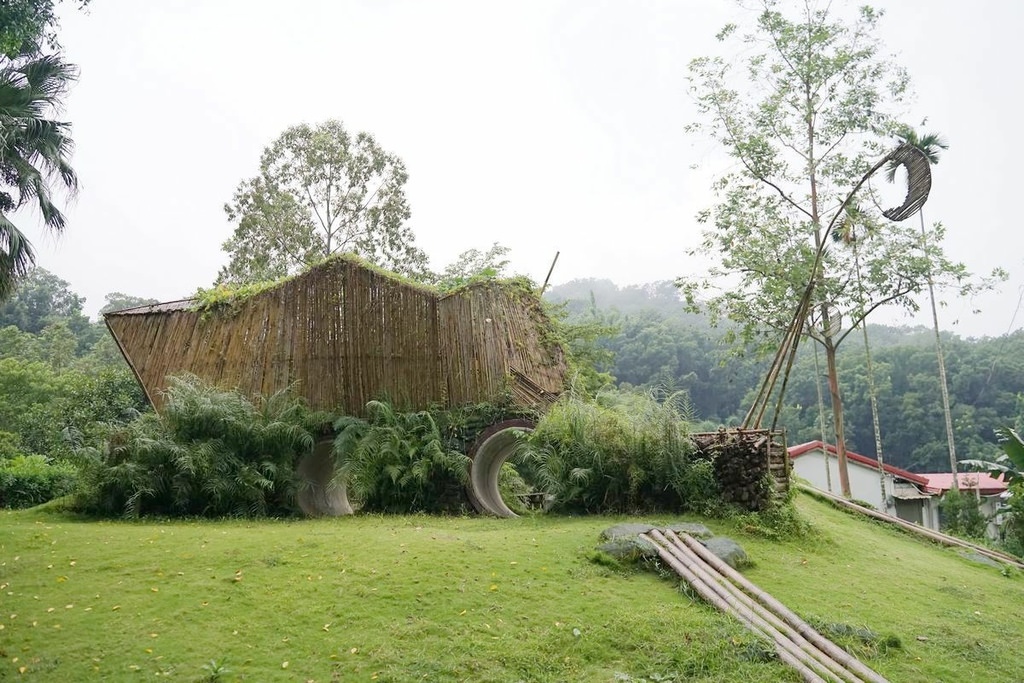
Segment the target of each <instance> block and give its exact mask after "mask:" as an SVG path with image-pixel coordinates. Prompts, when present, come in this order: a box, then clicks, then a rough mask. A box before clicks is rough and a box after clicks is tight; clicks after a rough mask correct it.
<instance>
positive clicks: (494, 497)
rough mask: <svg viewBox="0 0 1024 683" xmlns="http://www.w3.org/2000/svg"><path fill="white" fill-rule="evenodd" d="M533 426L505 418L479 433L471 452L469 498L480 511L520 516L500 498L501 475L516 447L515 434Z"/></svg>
mask: <svg viewBox="0 0 1024 683" xmlns="http://www.w3.org/2000/svg"><path fill="white" fill-rule="evenodd" d="M533 426H534V425H533V422H531V421H530V420H522V419H520V420H505V421H504V422H498V423H497V424H494V425H491V426H490V427H488V428H487V429H485V430H484V431H483V432H481V433H480V436H479V437H478V438H477V440H476V443H475V444H474V445H473V448H472V449H471V452H470V457H471V458H472V463H471V464H470V466H469V486H468V493H469V500H470V502H472V504H473V507H474V508H476V511H477V512H481V513H484V514H491V515H495V516H496V517H516V516H517V515H516V513H514V512H512V510H510V509H509V507H508V505H506V504H505V501H504V500H502V499H501V492H500V491H499V490H498V474H499V472H501V466H502V465H503V464H505V461H506V460H508V458H509V456H510V455H512V453H513V452H514V450H515V445H516V441H517V438H516V435H517V434H518V433H519V432H522V431H532V430H533Z"/></svg>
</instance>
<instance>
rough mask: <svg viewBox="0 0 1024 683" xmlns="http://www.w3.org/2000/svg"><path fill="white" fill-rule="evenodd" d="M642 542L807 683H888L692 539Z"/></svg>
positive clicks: (661, 537)
mask: <svg viewBox="0 0 1024 683" xmlns="http://www.w3.org/2000/svg"><path fill="white" fill-rule="evenodd" d="M641 537H642V538H644V539H646V540H647V541H648V542H650V543H651V544H652V545H653V546H654V547H655V549H656V550H657V552H658V556H659V557H660V558H661V559H662V560H663V561H664V562H665V563H666V564H667V565H668V566H669V567H671V568H672V569H673V571H675V572H676V573H677V574H678V575H679V576H680V577H682V578H683V579H684V580H685V581H686V582H687V583H689V584H690V585H691V586H692V587H693V589H694V590H695V591H696V592H697V594H698V595H700V596H701V597H702V598H703V599H705V600H706V601H708V602H709V603H711V604H712V605H714V606H715V607H717V608H718V609H719V610H721V611H723V612H725V613H727V614H730V615H732V616H733V617H735V618H737V619H738V620H739V621H740V622H741V623H742V624H743V625H744V626H746V627H747V628H748V629H749V630H751V631H752V632H754V633H756V634H757V635H759V636H761V637H762V638H765V639H767V640H769V641H770V642H772V644H773V645H774V646H775V650H776V652H777V653H778V655H779V659H780V660H782V661H783V662H785V663H786V664H788V665H789V666H791V667H793V668H794V669H796V671H798V672H799V673H800V675H801V677H802V678H803V679H804V681H807V682H808V683H819V682H825V681H828V682H829V683H831V682H834V681H838V682H839V683H886V679H885V678H883V677H882V676H881V675H879V674H878V673H877V672H875V671H873V670H872V669H870V668H868V667H867V666H865V665H864V664H863V663H862V662H861V661H860V660H858V659H857V658H856V657H854V656H853V655H851V654H850V653H848V652H846V651H845V650H843V649H842V648H840V647H839V646H838V645H836V644H835V643H833V642H832V641H830V640H828V639H827V638H825V637H824V636H823V635H821V634H820V633H818V632H817V631H815V630H814V629H813V628H811V626H810V625H809V624H807V623H806V622H805V621H803V620H802V619H800V617H798V616H797V615H796V614H794V613H793V612H792V611H790V610H789V609H787V608H786V607H785V606H784V605H783V604H782V603H780V602H779V601H778V600H776V599H775V598H773V597H772V596H771V595H769V594H768V593H766V592H765V591H763V590H761V589H760V588H758V587H757V586H755V585H754V584H753V583H751V582H750V581H749V580H747V579H746V578H745V577H744V576H743V575H741V574H740V573H739V572H737V571H736V570H734V569H732V567H729V565H727V564H726V563H725V562H723V561H722V560H720V559H719V558H718V557H716V556H715V555H714V554H712V553H711V552H710V551H708V550H707V548H705V547H704V546H702V545H701V544H700V543H699V542H698V541H696V540H694V539H693V538H692V537H690V536H689V535H687V534H682V536H681V537H680V536H678V535H676V534H675V533H674V532H672V531H671V530H666V531H665V532H661V531H658V530H653V531H651V532H649V533H646V534H641Z"/></svg>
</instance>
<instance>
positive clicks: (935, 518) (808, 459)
mask: <svg viewBox="0 0 1024 683" xmlns="http://www.w3.org/2000/svg"><path fill="white" fill-rule="evenodd" d="M792 463H793V473H794V474H795V475H797V476H799V477H803V478H804V479H806V480H807V481H808V482H809V483H810V484H811V486H813V487H815V488H818V489H822V490H823V491H828V490H829V488H828V478H827V476H826V473H825V457H824V454H823V453H822V451H821V450H818V449H816V450H813V451H809V452H807V453H804V454H802V455H801V456H800V457H798V458H793V460H792ZM847 463H848V467H847V472H848V473H849V475H850V494H851V495H852V496H853V498H855V499H857V500H861V501H864V502H865V503H868V504H869V505H871V506H872V507H874V508H875V509H876V510H878V511H880V512H885V513H888V514H891V515H895V514H897V510H896V509H895V508H894V507H893V506H892V505H888V506H886V503H885V501H884V500H883V498H882V491H881V488H880V486H879V482H878V470H876V469H874V468H871V467H865V466H864V465H862V464H860V463H858V462H854V461H852V460H847ZM828 471H829V475H830V476H831V482H832V488H831V492H832V493H835V494H839V493H840V491H841V488H840V486H839V464H838V462H837V460H836V457H835V455H833V454H831V453H829V456H828ZM893 490H894V486H893V477H892V475H891V474H886V475H885V495H886V497H887V498H891V497H892V495H893ZM910 505H916V506H918V507H917V508H916V509H917V510H919V512H920V514H918V513H917V512H916V511H915V512H913V513H908V512H907V511H906V506H910ZM900 512H901V513H902V514H900V515H898V516H900V517H902V518H906V519H908V521H913V522H917V521H918V520H919V519H920V520H921V524H922V526H925V527H927V528H929V529H938V528H939V513H938V505H937V501H936V500H935V498H922V499H912V500H907V501H905V503H903V504H901V510H900Z"/></svg>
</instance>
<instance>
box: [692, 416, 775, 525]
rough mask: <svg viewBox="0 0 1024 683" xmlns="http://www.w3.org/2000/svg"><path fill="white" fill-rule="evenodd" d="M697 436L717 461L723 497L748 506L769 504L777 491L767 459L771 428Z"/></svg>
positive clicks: (716, 475) (758, 506)
mask: <svg viewBox="0 0 1024 683" xmlns="http://www.w3.org/2000/svg"><path fill="white" fill-rule="evenodd" d="M697 437H698V438H697V442H698V447H699V448H700V450H701V452H703V453H704V454H705V456H706V457H708V458H709V459H710V460H711V461H712V462H713V463H714V472H715V480H716V481H717V482H718V487H719V489H720V491H721V495H722V499H723V500H724V501H726V502H728V503H735V504H736V505H739V506H740V507H743V508H745V509H747V510H761V509H764V508H765V507H767V505H768V504H769V503H770V501H771V499H772V495H773V492H774V488H773V486H772V482H771V478H770V469H769V462H768V444H769V443H770V438H769V434H768V432H767V431H765V430H761V429H757V430H754V429H751V430H746V429H730V430H725V429H722V430H719V431H718V432H712V433H706V434H700V435H697Z"/></svg>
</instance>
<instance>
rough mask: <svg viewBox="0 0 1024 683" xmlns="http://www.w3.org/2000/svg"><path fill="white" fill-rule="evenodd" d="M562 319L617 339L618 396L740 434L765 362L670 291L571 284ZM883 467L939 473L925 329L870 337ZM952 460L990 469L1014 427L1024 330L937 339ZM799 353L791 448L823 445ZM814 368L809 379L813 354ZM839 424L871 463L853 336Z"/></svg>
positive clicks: (887, 330)
mask: <svg viewBox="0 0 1024 683" xmlns="http://www.w3.org/2000/svg"><path fill="white" fill-rule="evenodd" d="M547 296H548V298H549V299H550V300H551V301H553V302H565V306H566V309H567V311H568V312H569V316H570V319H575V320H580V319H584V320H587V319H589V320H599V321H602V322H604V323H606V324H609V325H612V326H614V327H615V328H616V330H617V332H616V333H614V334H612V335H609V336H608V337H605V338H604V339H602V340H601V341H600V344H601V345H602V346H603V347H605V348H607V349H608V350H609V351H611V352H612V353H613V354H614V360H613V362H612V365H611V367H610V368H609V371H610V372H611V374H612V375H613V376H614V377H615V379H616V381H617V383H618V384H619V385H620V386H636V387H644V388H652V389H659V390H668V391H674V390H680V389H685V390H686V391H687V392H688V393H689V395H690V398H691V401H692V404H693V411H694V418H695V419H696V420H698V421H699V422H700V426H701V428H705V429H715V428H717V427H718V426H719V425H736V424H739V422H740V420H741V419H742V417H743V414H744V412H745V411H746V410H747V408H748V407H749V405H750V402H751V401H752V397H753V392H754V391H755V390H756V388H757V385H758V382H759V381H760V380H761V378H762V375H763V373H764V371H765V370H766V369H767V367H768V364H769V361H770V360H771V359H770V358H769V359H758V358H753V357H750V356H749V355H744V354H743V353H742V350H741V349H737V348H735V347H730V346H729V345H728V344H726V343H725V342H724V340H723V337H724V336H725V331H726V330H725V328H721V327H719V328H713V327H712V326H711V325H710V323H709V322H708V320H707V319H706V318H704V317H702V316H700V315H696V314H693V313H688V312H687V311H686V310H685V308H684V305H683V303H682V302H681V301H680V300H679V298H678V297H677V294H676V289H675V287H674V286H673V285H672V283H671V282H658V283H652V284H648V285H642V286H628V287H617V286H616V285H615V284H614V283H613V282H611V281H610V280H598V279H588V280H574V281H572V282H569V283H566V284H563V285H559V286H557V287H554V288H552V289H551V290H550V291H549V293H548V295H547ZM868 338H869V343H870V344H871V357H872V361H873V365H874V370H875V384H876V388H877V392H878V407H879V414H880V416H881V418H880V423H881V431H882V445H883V452H884V453H883V454H884V457H885V460H886V462H889V463H892V464H894V465H896V466H899V467H904V468H907V469H910V470H914V471H948V469H949V455H948V449H947V445H946V437H945V427H944V423H943V417H942V401H941V397H940V391H939V374H938V364H937V361H936V355H935V346H934V337H933V336H932V333H931V331H930V330H927V329H925V328H919V327H917V328H907V327H886V326H874V325H869V327H868ZM943 348H944V351H945V354H946V364H947V373H948V377H949V387H950V392H951V400H952V411H953V420H954V429H955V436H956V450H957V456H958V458H960V459H966V458H982V459H991V458H992V457H994V455H995V454H996V453H997V451H998V447H997V446H996V443H995V434H994V431H993V430H994V429H995V428H996V427H998V426H1002V425H1007V424H1014V423H1016V421H1017V418H1018V415H1019V413H1020V407H1019V405H1018V394H1019V393H1020V392H1022V391H1024V332H1021V331H1017V332H1014V333H1012V334H1010V335H1006V336H1002V337H997V338H982V339H963V338H960V337H958V336H956V335H953V334H949V333H944V335H943ZM815 351H816V349H815V348H814V345H813V344H812V343H803V344H802V345H801V351H800V353H799V356H798V358H797V361H796V363H795V365H794V367H793V372H792V374H791V378H790V384H789V388H788V390H787V394H786V409H785V412H784V414H783V417H782V422H783V426H784V427H786V429H787V430H788V436H789V442H790V443H801V442H804V441H811V440H814V439H820V438H821V436H822V430H821V424H822V422H821V420H820V419H819V418H820V414H821V413H820V412H819V403H818V392H817V389H816V387H815V382H814V378H815V376H818V377H822V376H823V374H824V360H823V358H822V357H821V355H820V353H818V354H816V353H815ZM816 355H817V356H818V358H817V363H818V369H817V370H816V369H815V361H816V358H815V356H816ZM839 365H840V368H839V373H840V383H841V387H842V392H843V398H844V403H845V408H846V417H847V431H846V436H847V446H848V447H849V448H850V449H852V450H853V451H856V452H858V453H862V454H864V455H869V456H872V457H874V455H875V442H874V434H873V429H872V424H871V409H870V402H869V394H868V388H867V385H868V382H867V367H866V362H865V353H864V344H863V341H862V338H861V335H860V333H859V332H857V333H855V336H854V337H852V338H851V339H850V340H849V341H847V343H846V344H844V345H843V346H842V348H841V349H840V351H839ZM822 396H823V401H824V406H823V409H824V411H825V412H824V425H825V429H826V430H827V431H826V433H825V438H826V439H827V440H831V439H832V438H833V437H832V435H831V433H830V431H831V424H832V420H831V413H830V412H828V411H829V405H828V400H829V399H828V391H827V388H826V387H825V386H824V378H823V377H822Z"/></svg>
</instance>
